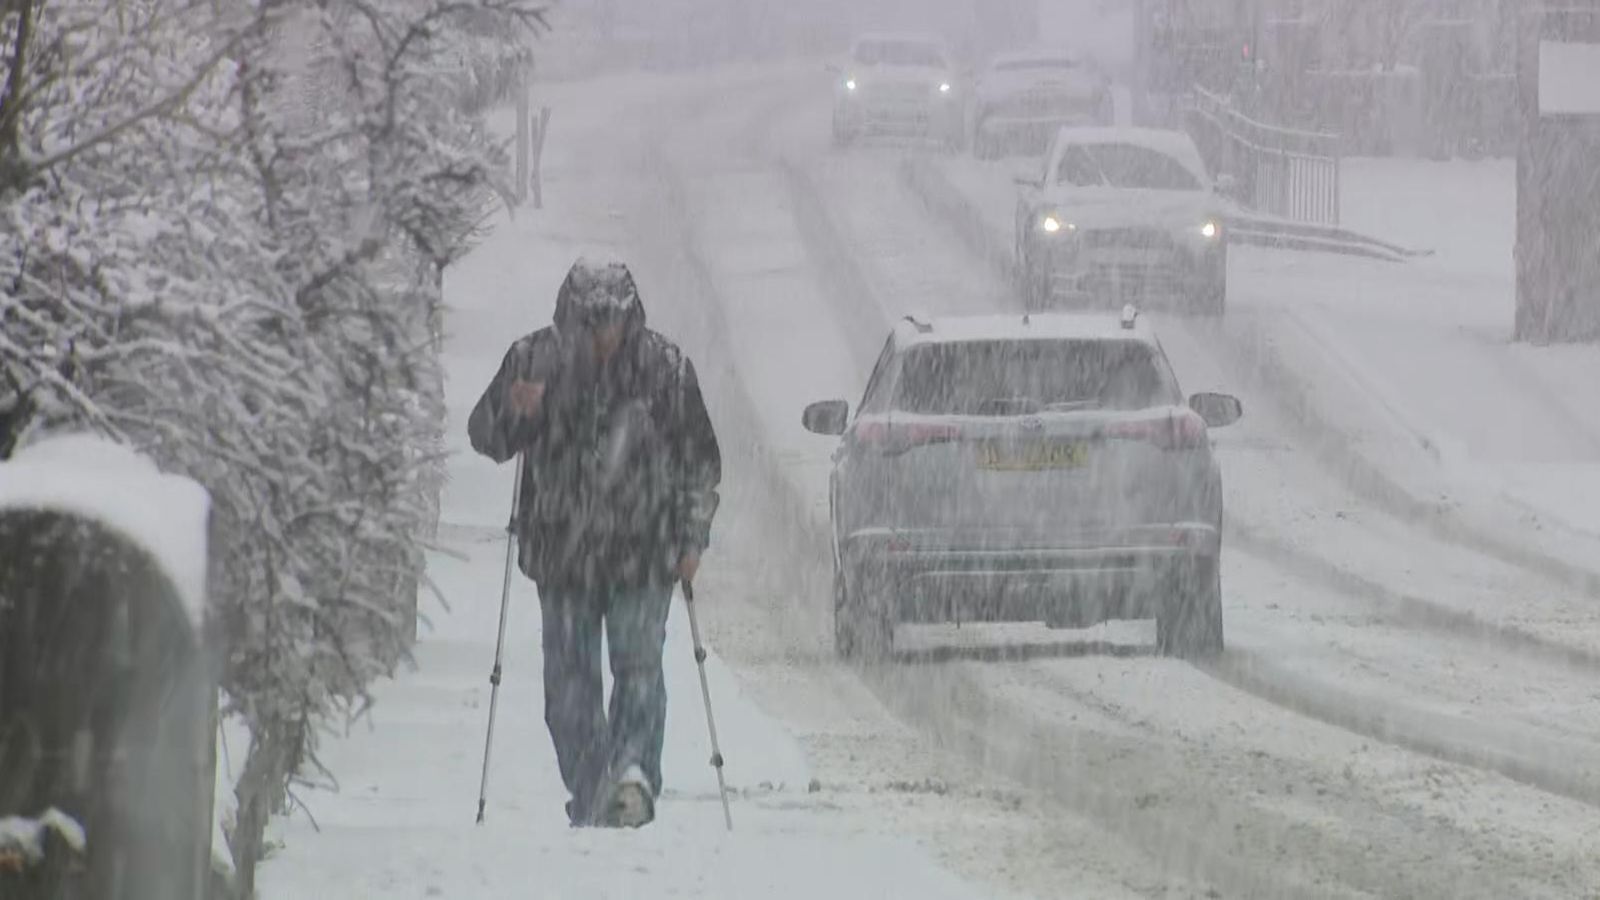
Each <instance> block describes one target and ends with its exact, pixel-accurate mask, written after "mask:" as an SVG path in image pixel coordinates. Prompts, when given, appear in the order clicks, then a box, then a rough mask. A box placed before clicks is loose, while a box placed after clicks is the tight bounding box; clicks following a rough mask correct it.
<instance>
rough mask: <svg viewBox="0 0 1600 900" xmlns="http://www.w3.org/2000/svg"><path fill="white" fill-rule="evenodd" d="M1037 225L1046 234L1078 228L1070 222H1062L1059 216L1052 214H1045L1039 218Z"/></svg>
mask: <svg viewBox="0 0 1600 900" xmlns="http://www.w3.org/2000/svg"><path fill="white" fill-rule="evenodd" d="M1039 227H1040V228H1042V229H1044V230H1045V233H1047V234H1058V233H1060V232H1063V231H1077V230H1078V226H1076V225H1074V224H1072V223H1071V222H1063V221H1061V219H1060V218H1058V217H1056V216H1053V215H1052V216H1045V217H1044V218H1043V219H1041V220H1039Z"/></svg>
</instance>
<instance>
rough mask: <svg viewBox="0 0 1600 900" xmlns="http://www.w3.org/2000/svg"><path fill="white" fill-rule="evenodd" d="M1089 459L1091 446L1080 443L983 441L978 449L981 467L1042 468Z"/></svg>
mask: <svg viewBox="0 0 1600 900" xmlns="http://www.w3.org/2000/svg"><path fill="white" fill-rule="evenodd" d="M1088 461H1089V448H1088V447H1087V446H1086V445H1084V444H1077V443H1064V442H1063V443H1035V444H1023V445H1020V446H1007V445H1005V444H1000V443H990V444H983V445H982V446H981V447H980V449H979V451H978V468H980V469H987V470H990V471H996V472H1038V471H1043V470H1045V469H1077V468H1081V467H1082V466H1083V465H1085V464H1086V463H1088Z"/></svg>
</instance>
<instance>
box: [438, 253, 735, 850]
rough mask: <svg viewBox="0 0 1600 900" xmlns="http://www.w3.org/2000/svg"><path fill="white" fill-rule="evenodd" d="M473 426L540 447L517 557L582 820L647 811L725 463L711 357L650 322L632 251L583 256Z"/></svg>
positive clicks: (500, 444)
mask: <svg viewBox="0 0 1600 900" xmlns="http://www.w3.org/2000/svg"><path fill="white" fill-rule="evenodd" d="M467 429H468V434H469V437H470V438H471V440H472V447H473V449H474V450H476V451H477V452H479V453H481V454H483V455H484V456H487V457H489V458H490V459H493V460H494V461H496V462H505V461H507V460H509V459H511V458H513V457H514V456H516V455H517V454H518V453H522V454H523V459H524V461H525V464H524V467H523V471H522V473H521V477H520V479H519V482H518V488H517V489H518V490H519V491H520V492H521V493H520V505H519V507H518V509H519V513H518V516H517V521H516V522H515V523H514V525H515V529H516V534H517V540H518V547H517V550H518V553H517V558H518V565H519V568H520V569H521V570H522V572H523V574H524V575H526V576H527V577H528V578H530V579H532V580H533V582H534V583H535V584H536V585H537V587H538V591H539V606H540V611H541V620H542V624H543V640H542V643H543V649H544V702H545V722H546V724H547V725H548V726H549V728H550V737H551V739H552V740H553V741H554V743H555V749H556V758H557V760H558V762H559V764H560V768H561V778H562V780H563V781H564V782H565V783H566V787H567V791H568V793H569V794H570V795H571V800H570V801H569V802H568V803H567V816H568V819H569V821H570V822H571V824H572V825H573V826H577V827H581V826H587V825H606V826H629V827H638V826H640V825H644V824H646V823H648V822H649V821H651V820H652V819H653V818H654V817H655V801H656V798H658V797H659V796H660V793H661V746H662V740H663V737H664V729H665V724H666V707H667V693H666V686H665V684H664V682H663V679H662V670H661V660H662V645H663V643H664V642H665V639H666V623H667V613H668V611H669V609H670V608H671V603H672V590H673V587H674V585H675V584H676V583H677V582H678V581H679V580H683V581H691V580H693V578H694V576H695V572H696V570H697V569H698V568H699V565H700V554H701V553H702V552H703V551H704V550H705V548H706V546H707V544H708V543H709V542H710V531H711V519H712V515H713V514H714V513H715V511H716V506H717V502H718V495H717V486H718V483H719V482H720V480H721V474H722V472H721V470H722V461H721V453H720V450H719V449H718V445H717V438H716V434H715V433H714V432H713V430H712V426H711V419H710V416H709V415H708V414H707V412H706V407H705V403H704V401H703V400H702V398H701V395H700V387H699V383H698V381H697V379H696V377H695V371H694V366H693V365H692V364H691V363H690V361H689V359H688V358H687V357H686V356H684V355H683V353H682V352H681V351H680V350H679V349H678V347H677V346H676V345H674V344H673V343H672V342H671V341H669V340H668V339H667V338H665V337H663V336H662V335H660V334H659V333H657V332H655V331H651V330H650V329H648V328H646V327H645V315H644V307H643V305H642V304H641V302H640V299H639V292H638V289H637V287H636V286H635V284H634V280H633V275H632V274H631V273H630V272H629V270H628V267H627V266H626V265H624V264H622V263H620V262H592V261H589V260H587V259H580V260H578V262H577V263H575V264H574V265H573V266H572V269H571V271H569V272H568V273H567V277H566V280H565V282H563V284H562V285H561V289H560V292H559V294H558V295H557V298H556V310H555V320H554V323H553V324H552V325H551V326H549V327H547V328H542V329H540V330H538V331H535V332H534V333H532V334H530V335H527V336H526V337H523V338H522V339H520V340H518V341H516V342H515V343H514V344H512V345H511V349H510V350H509V351H508V352H507V353H506V355H505V359H504V361H503V362H502V363H501V365H500V370H499V372H498V373H497V374H496V375H495V377H494V380H493V381H492V382H490V384H489V387H488V389H487V390H486V391H485V392H484V394H483V397H482V398H481V399H480V400H479V401H478V404H477V406H476V407H475V408H474V409H473V411H472V416H471V418H470V420H469V421H468V425H467ZM602 628H604V629H605V637H606V645H607V647H608V648H609V652H610V661H611V674H612V678H613V685H612V691H611V701H610V711H609V715H608V714H607V711H606V710H605V709H604V708H602V696H601V693H602V686H601V672H600V636H601V629H602Z"/></svg>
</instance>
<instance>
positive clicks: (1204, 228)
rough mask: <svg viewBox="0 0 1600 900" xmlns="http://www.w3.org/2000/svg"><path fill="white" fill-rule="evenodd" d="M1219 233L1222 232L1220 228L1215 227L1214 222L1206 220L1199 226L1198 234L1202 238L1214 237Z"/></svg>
mask: <svg viewBox="0 0 1600 900" xmlns="http://www.w3.org/2000/svg"><path fill="white" fill-rule="evenodd" d="M1221 233H1222V229H1221V228H1218V227H1217V223H1215V222H1207V223H1205V224H1204V225H1201V226H1200V236H1201V237H1204V238H1215V237H1216V236H1217V235H1219V234H1221Z"/></svg>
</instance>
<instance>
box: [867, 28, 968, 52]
mask: <svg viewBox="0 0 1600 900" xmlns="http://www.w3.org/2000/svg"><path fill="white" fill-rule="evenodd" d="M851 44H852V46H859V45H861V44H930V45H932V46H935V47H938V48H939V49H941V50H943V49H945V47H946V42H945V39H944V38H942V37H940V36H939V35H937V34H934V33H933V32H929V31H869V32H866V33H865V34H859V35H856V39H855V40H854V41H852V42H851Z"/></svg>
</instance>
